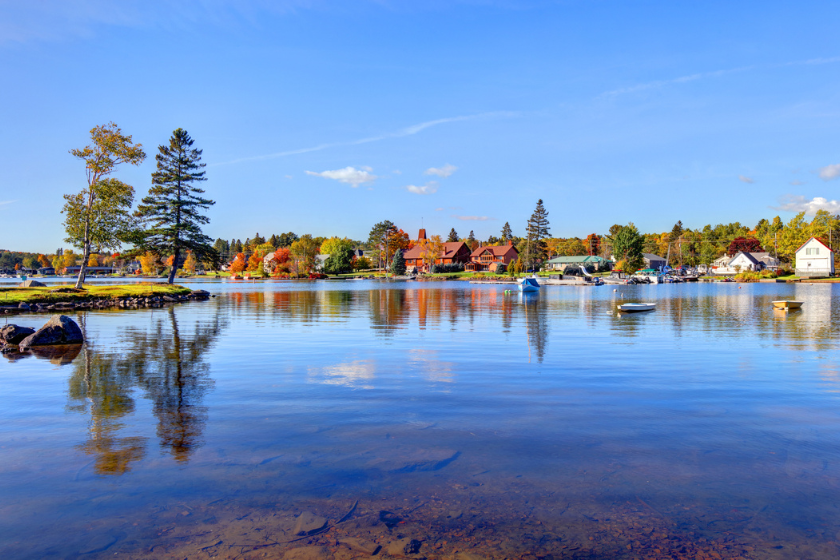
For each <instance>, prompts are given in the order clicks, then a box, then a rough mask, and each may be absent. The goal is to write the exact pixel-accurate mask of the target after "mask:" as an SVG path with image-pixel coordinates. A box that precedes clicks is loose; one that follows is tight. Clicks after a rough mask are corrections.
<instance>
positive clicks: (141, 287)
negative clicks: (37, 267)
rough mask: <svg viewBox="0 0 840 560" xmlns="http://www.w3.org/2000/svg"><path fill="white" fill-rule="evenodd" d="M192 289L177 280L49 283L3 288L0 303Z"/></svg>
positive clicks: (161, 293) (174, 293)
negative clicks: (78, 285) (80, 286)
mask: <svg viewBox="0 0 840 560" xmlns="http://www.w3.org/2000/svg"><path fill="white" fill-rule="evenodd" d="M190 292H192V290H190V289H189V288H185V287H183V286H179V285H177V284H161V283H154V282H142V283H136V284H114V285H102V284H85V286H84V288H83V289H80V290H79V289H76V288H73V287H72V286H50V287H47V288H20V287H17V286H15V287H10V288H0V305H17V304H19V303H28V304H33V303H46V304H49V303H58V302H65V301H66V302H79V301H88V300H95V299H121V298H129V297H131V298H139V297H144V298H145V297H154V296H183V295H187V294H189V293H190Z"/></svg>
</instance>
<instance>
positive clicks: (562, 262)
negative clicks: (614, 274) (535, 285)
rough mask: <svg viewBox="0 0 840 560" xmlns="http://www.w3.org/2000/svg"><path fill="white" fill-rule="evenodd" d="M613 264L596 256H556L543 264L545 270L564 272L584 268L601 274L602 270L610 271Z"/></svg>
mask: <svg viewBox="0 0 840 560" xmlns="http://www.w3.org/2000/svg"><path fill="white" fill-rule="evenodd" d="M612 265H613V262H612V261H611V260H608V259H605V258H604V257H599V256H597V255H580V256H562V255H561V256H558V257H554V258H551V259H548V260H547V261H546V263H545V268H546V270H556V271H559V272H565V271H566V269H567V268H575V269H578V268H580V267H585V268H586V269H587V270H590V269H591V270H593V271H597V272H601V271H603V270H611V269H612Z"/></svg>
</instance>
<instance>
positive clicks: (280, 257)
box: [271, 247, 292, 275]
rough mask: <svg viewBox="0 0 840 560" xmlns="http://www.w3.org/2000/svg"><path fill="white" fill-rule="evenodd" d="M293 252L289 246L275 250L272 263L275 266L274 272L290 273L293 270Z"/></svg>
mask: <svg viewBox="0 0 840 560" xmlns="http://www.w3.org/2000/svg"><path fill="white" fill-rule="evenodd" d="M291 260H292V252H291V250H290V249H289V248H288V247H280V248H279V249H277V250H276V251H274V257H273V258H272V259H271V264H272V266H273V267H274V271H273V272H274V274H276V275H280V274H289V273H290V272H291V271H292V264H291Z"/></svg>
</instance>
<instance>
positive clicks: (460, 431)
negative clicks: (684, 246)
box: [0, 282, 840, 560]
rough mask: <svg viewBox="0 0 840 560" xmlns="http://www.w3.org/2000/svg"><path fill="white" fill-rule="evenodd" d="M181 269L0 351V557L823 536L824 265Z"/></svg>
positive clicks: (801, 540)
mask: <svg viewBox="0 0 840 560" xmlns="http://www.w3.org/2000/svg"><path fill="white" fill-rule="evenodd" d="M201 287H203V288H205V289H208V290H209V291H211V292H212V293H216V294H218V295H219V297H217V298H215V299H213V300H211V301H209V302H206V303H189V304H182V305H178V306H175V307H170V308H165V309H154V310H137V311H97V312H88V313H85V314H83V315H76V316H75V318H76V320H77V321H79V322H80V324H82V325H83V327H84V329H85V331H86V335H87V340H88V344H87V345H85V346H84V347H83V348H81V349H79V348H75V349H72V348H71V349H64V350H62V349H59V350H58V351H55V352H53V353H51V354H46V355H43V356H39V357H35V358H26V359H19V360H15V361H7V360H3V361H2V362H0V394H2V395H3V397H4V401H5V402H4V406H3V407H2V410H0V496H2V500H0V556H2V557H3V558H99V557H101V558H105V557H113V556H114V555H115V554H116V555H119V556H120V557H128V558H135V557H136V558H147V557H151V556H153V557H157V558H185V557H189V558H204V557H208V558H209V557H217V556H218V557H221V558H226V557H230V558H234V557H236V558H262V557H264V556H263V555H266V554H267V555H268V556H269V557H280V556H282V555H283V554H284V553H285V551H287V550H289V549H292V548H296V547H319V548H310V549H307V550H306V551H304V552H295V553H290V556H288V557H294V556H295V554H310V555H311V557H312V558H315V557H323V558H335V559H337V560H341V559H344V558H351V557H357V556H358V555H359V554H361V553H360V552H358V550H357V551H355V552H354V551H353V550H351V548H350V547H349V546H348V544H347V543H349V544H350V545H352V546H355V547H356V548H357V549H358V547H359V546H363V545H360V544H359V543H358V542H355V541H347V540H346V539H347V538H348V537H350V538H357V539H362V540H364V541H370V542H374V543H375V544H379V545H383V546H384V547H385V548H384V549H383V550H382V551H381V552H380V553H379V554H381V555H386V556H387V555H388V550H389V549H388V545H389V543H391V542H392V541H395V540H397V539H398V538H400V537H409V538H415V539H417V540H419V541H421V542H422V545H421V548H420V553H419V554H420V556H426V557H427V558H430V559H432V558H448V557H457V558H459V559H461V560H470V559H474V558H479V557H480V558H515V557H528V558H543V557H546V558H547V557H549V556H550V557H553V558H566V557H568V558H594V557H597V558H612V557H628V558H636V557H641V558H671V557H690V558H695V557H698V558H719V557H720V558H736V557H742V558H791V557H798V558H835V557H837V556H838V553H839V552H840V550H839V549H838V545H837V540H838V539H840V532H839V531H840V515H838V513H840V512H838V503H840V500H838V498H840V496H839V495H838V493H840V492H839V491H838V489H839V488H840V463H838V451H840V431H839V430H838V427H840V422H838V420H840V414H838V410H840V407H838V405H840V403H838V400H837V396H838V395H837V391H838V388H840V378H838V362H837V348H836V342H835V338H836V334H837V329H836V327H835V326H834V325H835V324H836V321H837V313H838V311H837V310H838V308H839V307H838V305H835V304H836V303H837V289H834V288H833V287H832V286H830V285H782V284H769V285H768V284H761V285H743V286H739V285H731V284H730V285H723V284H716V285H708V284H694V285H664V286H644V287H620V288H618V291H617V292H614V291H613V287H607V286H604V287H599V288H572V287H546V288H544V289H543V290H542V292H541V293H540V294H538V295H534V296H526V297H523V296H521V295H519V294H514V295H505V294H504V289H505V286H494V285H489V286H480V285H469V284H465V283H462V282H447V283H417V282H413V283H401V284H391V285H389V284H384V283H380V282H346V283H324V282H317V283H311V284H309V283H306V284H303V283H283V284H272V283H266V284H235V283H223V284H202V285H201ZM788 297H795V298H796V299H801V300H804V301H805V302H806V304H805V306H804V307H803V309H802V310H801V311H799V312H791V313H787V314H785V313H783V312H776V311H774V310H773V309H772V308H771V305H770V301H771V300H774V299H780V298H788ZM622 301H656V302H657V303H658V306H657V310H656V311H655V312H652V313H647V314H641V315H631V316H621V317H619V316H618V315H616V314H615V312H614V310H615V305H616V303H620V302H622ZM44 319H45V318H44V317H43V316H19V317H15V318H14V321H15V322H17V323H18V324H22V325H26V326H35V327H37V326H40V324H41V323H43V321H44ZM356 502H358V505H357V506H356V508H355V509H354V510H353V509H352V507H353V505H354V503H356ZM303 511H308V512H311V513H313V514H314V515H316V516H321V517H323V518H325V519H326V520H328V521H329V525H328V527H329V530H328V531H326V532H323V533H320V534H317V535H314V536H311V537H307V538H304V539H302V540H297V541H295V542H291V543H290V542H287V541H291V540H293V539H296V538H297V537H296V536H295V534H294V533H295V527H294V526H295V516H296V515H298V514H300V513H301V512H303ZM350 511H352V514H350V516H349V518H348V519H347V520H345V521H343V522H341V523H338V521H339V520H341V519H342V518H344V517H346V514H348V512H350ZM382 511H385V512H390V513H385V514H381V513H380V512H382ZM338 543H345V544H338ZM393 550H394V549H391V551H393ZM459 555H460V556H459ZM469 555H473V556H469ZM301 557H302V556H301Z"/></svg>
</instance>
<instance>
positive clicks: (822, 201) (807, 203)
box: [776, 195, 840, 215]
mask: <svg viewBox="0 0 840 560" xmlns="http://www.w3.org/2000/svg"><path fill="white" fill-rule="evenodd" d="M779 202H780V204H779V206H777V207H776V210H784V211H786V212H796V213H797V214H798V213H799V212H805V213H806V214H809V215H813V214H816V213H817V210H827V211H828V212H831V213H832V214H838V213H840V201H837V200H828V199H826V198H823V197H821V196H815V197H814V198H812V199H811V200H808V199H806V198H805V197H804V196H795V195H787V196H785V197H782V198H781V199H780V201H779Z"/></svg>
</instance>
